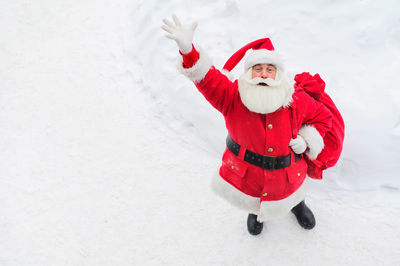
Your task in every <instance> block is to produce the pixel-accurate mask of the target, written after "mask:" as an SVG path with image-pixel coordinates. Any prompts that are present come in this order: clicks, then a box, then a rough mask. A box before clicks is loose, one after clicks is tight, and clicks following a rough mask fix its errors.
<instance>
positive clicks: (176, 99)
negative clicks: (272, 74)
mask: <svg viewBox="0 0 400 266" xmlns="http://www.w3.org/2000/svg"><path fill="white" fill-rule="evenodd" d="M399 10H400V5H399V4H398V2H397V1H390V0H387V1H379V2H378V1H370V0H364V1H351V2H350V1H328V0H321V1H311V0H309V1H302V2H296V1H288V0H286V1H261V0H254V1H243V2H240V1H237V0H216V1H182V0H172V1H156V0H148V1H127V0H116V1H115V0H114V1H111V0H99V1H96V2H93V1H62V0H60V1H45V0H42V1H26V0H25V1H24V0H18V1H1V2H0V25H1V27H0V35H1V40H2V41H1V42H0V58H1V62H2V63H1V64H0V80H1V84H2V85H1V87H0V169H1V170H0V203H1V204H0V212H1V219H0V250H1V252H0V265H7V266H8V265H18V266H19V265H160V264H161V265H254V264H255V265H270V264H273V265H311V264H312V265H376V264H381V265H400V252H399V248H398V247H399V246H400V233H399V230H398V224H399V222H400V178H399V170H400V163H399V162H400V107H399V106H400V90H399V88H398V85H397V84H399V79H400V77H399V75H398V73H399V71H400V60H399V59H400V30H399V29H400V15H399V14H400V13H399ZM172 13H176V14H177V15H178V17H180V19H181V20H182V21H184V22H186V23H187V24H189V23H191V22H193V21H198V22H199V26H198V28H197V31H196V34H195V45H198V46H202V47H203V48H204V49H205V50H206V51H207V52H208V54H209V55H210V56H211V57H212V58H213V62H214V64H215V65H216V67H218V68H221V67H222V65H223V64H224V62H225V60H226V59H227V58H228V57H229V56H230V55H231V54H232V53H233V52H235V51H236V50H237V49H239V48H240V47H242V46H243V45H244V44H246V43H248V42H250V41H252V40H255V39H257V38H262V37H264V36H265V35H266V34H268V35H269V36H270V37H271V38H272V41H273V43H274V45H275V47H276V49H277V50H278V51H279V52H280V53H281V54H283V56H284V59H285V61H286V63H287V71H288V74H289V75H290V76H293V75H294V74H295V73H299V72H302V71H309V72H311V73H320V75H321V76H322V77H323V78H324V80H325V81H326V83H327V92H328V93H329V94H330V95H331V96H332V98H333V99H334V101H335V103H336V104H337V106H338V107H339V109H340V110H341V112H342V115H343V117H344V120H345V123H346V139H345V145H344V150H343V154H342V157H341V160H340V161H339V162H338V164H337V165H336V166H335V167H334V168H332V169H330V170H328V171H327V172H326V173H325V176H324V179H323V180H322V181H315V180H310V183H311V186H310V191H309V195H308V197H307V203H308V205H309V206H310V207H311V209H312V210H313V211H314V214H315V216H316V219H317V226H316V227H315V228H314V229H313V230H312V231H305V230H303V229H302V228H300V227H299V225H298V224H297V222H296V220H295V217H294V216H293V215H291V214H288V215H287V216H286V217H283V218H281V219H277V220H273V221H270V222H267V223H266V224H265V225H264V231H263V232H262V234H261V235H259V236H257V237H254V236H251V235H249V234H248V233H247V229H246V224H245V223H246V218H247V214H246V213H244V212H242V211H240V210H237V209H235V208H234V207H232V206H230V205H228V204H227V203H226V202H225V201H223V200H221V199H220V198H219V197H218V196H216V195H214V194H213V193H212V191H211V189H210V181H211V176H212V175H213V174H215V171H216V169H217V167H218V166H219V163H220V160H221V154H222V151H223V149H224V139H225V136H226V130H225V127H224V122H223V119H222V116H221V115H220V114H219V113H218V112H217V111H215V110H213V108H212V107H211V106H210V105H209V104H208V103H207V102H206V101H205V100H204V99H203V98H202V96H201V95H200V94H199V93H198V92H197V91H196V89H195V88H194V86H193V84H191V82H190V81H188V80H187V79H185V78H184V77H183V76H181V75H180V74H179V73H178V72H177V71H176V68H175V63H176V58H177V56H178V53H177V47H176V45H175V44H174V42H172V41H171V40H169V39H167V38H165V37H164V36H163V32H162V30H161V29H160V26H161V20H162V19H163V18H166V17H170V15H171V14H172ZM242 69H243V68H242V66H241V65H239V66H238V67H237V68H236V69H235V72H234V74H235V75H236V76H238V75H239V74H240V73H241V71H242Z"/></svg>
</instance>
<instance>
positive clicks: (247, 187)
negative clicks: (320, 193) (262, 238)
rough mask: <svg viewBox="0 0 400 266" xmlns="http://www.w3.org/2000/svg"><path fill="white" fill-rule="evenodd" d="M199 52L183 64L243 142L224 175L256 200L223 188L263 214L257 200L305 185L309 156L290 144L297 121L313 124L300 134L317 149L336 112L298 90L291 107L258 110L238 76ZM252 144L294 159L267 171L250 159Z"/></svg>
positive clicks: (228, 157) (228, 158)
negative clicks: (248, 100) (242, 94)
mask: <svg viewBox="0 0 400 266" xmlns="http://www.w3.org/2000/svg"><path fill="white" fill-rule="evenodd" d="M193 53H197V52H196V51H195V50H194V51H192V53H191V54H189V55H185V56H184V60H185V64H186V65H188V64H189V65H192V64H193V66H192V67H184V66H182V62H180V63H179V65H178V68H179V69H180V71H181V72H182V73H183V74H185V75H186V76H187V77H189V78H190V79H191V80H193V81H194V84H195V85H196V87H197V88H198V90H199V91H200V92H201V93H202V94H203V95H204V97H205V98H206V99H207V101H208V102H209V103H210V104H211V105H212V106H213V107H215V108H216V109H217V110H218V111H220V112H221V113H222V115H223V116H224V118H225V123H226V128H227V130H228V132H229V134H230V136H231V137H232V139H233V140H234V141H235V142H236V143H238V144H239V145H240V146H241V150H240V153H239V155H238V156H236V155H234V154H233V153H232V152H231V151H229V150H228V149H226V150H225V152H224V154H223V157H222V165H221V167H220V169H219V176H220V177H221V178H222V179H223V180H224V181H226V182H227V183H229V184H230V186H231V187H234V188H235V189H236V190H238V191H240V192H241V193H244V195H246V196H244V198H247V199H246V201H249V200H250V201H251V202H246V203H243V200H239V201H242V202H240V203H239V204H238V202H239V201H238V200H237V199H236V197H241V198H243V195H240V194H239V193H237V192H234V191H233V190H231V192H230V193H228V194H227V193H223V194H225V198H227V199H228V200H229V201H231V203H233V204H235V205H241V206H239V207H242V208H244V209H246V210H247V211H249V212H253V213H256V214H260V211H259V207H257V205H256V201H258V206H259V204H260V203H261V204H262V203H263V202H274V201H281V200H283V199H286V198H290V195H292V194H293V193H294V192H295V191H296V190H298V188H299V187H300V186H301V185H302V184H303V182H304V180H305V178H306V172H307V164H306V162H305V160H304V159H303V158H302V157H301V158H300V160H298V161H297V162H295V160H294V154H293V151H292V150H291V149H290V147H289V142H290V140H291V138H292V126H297V128H296V130H300V129H301V127H302V126H303V125H308V126H307V127H303V129H304V130H303V131H304V132H305V133H304V134H303V135H302V134H301V133H302V132H301V131H300V132H299V135H302V136H303V138H304V139H305V140H306V143H307V144H308V148H309V149H311V150H312V149H313V148H314V147H313V146H314V144H313V143H318V142H321V141H322V143H323V140H322V137H323V136H324V134H325V132H326V131H327V130H328V129H329V128H330V126H331V113H330V112H329V111H328V110H327V108H326V107H325V106H324V105H323V104H321V103H319V102H317V101H315V100H314V99H312V98H311V97H310V96H309V95H308V94H307V93H305V92H304V91H301V90H299V91H295V92H294V93H293V95H292V101H291V103H290V106H286V107H282V108H279V109H278V110H276V111H275V112H272V113H268V114H260V113H255V112H252V111H250V110H249V109H248V108H247V107H246V106H245V105H244V104H243V102H242V100H241V97H240V92H239V89H238V81H237V80H236V81H234V82H232V81H231V80H229V79H228V78H227V77H226V76H225V75H224V74H222V73H221V72H220V71H219V70H217V69H216V68H215V67H214V66H212V65H211V63H210V61H209V60H208V58H207V56H206V55H205V53H203V52H201V51H200V58H199V59H198V60H197V58H196V56H193ZM190 60H192V61H193V62H190ZM188 62H189V63H188ZM292 107H295V108H296V117H295V118H294V119H295V120H296V121H295V123H293V121H292V119H293V116H292V113H291V110H290V108H292ZM315 146H317V147H316V149H320V150H321V149H322V147H318V146H320V145H315ZM246 149H247V150H250V151H252V152H254V153H258V154H261V155H268V156H276V157H279V156H286V155H288V154H291V164H290V166H288V167H286V168H283V169H276V170H273V171H270V170H263V169H262V168H261V167H258V166H256V165H253V164H251V163H248V162H246V161H245V160H244V153H245V151H246ZM320 150H319V151H320ZM319 151H318V152H319ZM312 152H315V151H312ZM235 189H234V190H235ZM292 201H293V199H292ZM295 201H296V199H294V201H293V204H292V205H293V206H294V204H296V203H298V202H295ZM297 201H299V200H297ZM293 206H292V207H293Z"/></svg>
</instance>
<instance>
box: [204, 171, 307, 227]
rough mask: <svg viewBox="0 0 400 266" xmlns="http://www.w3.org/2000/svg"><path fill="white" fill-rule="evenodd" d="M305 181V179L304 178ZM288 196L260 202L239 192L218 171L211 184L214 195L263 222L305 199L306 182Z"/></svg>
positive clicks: (279, 215) (286, 212)
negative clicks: (254, 215)
mask: <svg viewBox="0 0 400 266" xmlns="http://www.w3.org/2000/svg"><path fill="white" fill-rule="evenodd" d="M306 180H307V177H306ZM306 180H305V181H304V182H303V184H302V185H301V186H300V187H299V188H298V189H297V190H296V191H295V192H294V193H292V194H291V195H290V196H288V197H286V198H284V199H282V200H275V201H262V202H261V204H260V198H259V197H253V196H250V195H246V194H245V193H243V192H241V191H240V190H238V189H237V188H235V187H234V186H232V185H231V184H229V183H228V182H227V181H225V180H224V179H223V178H222V177H221V176H220V175H219V171H217V173H216V174H215V175H214V177H213V178H212V182H211V188H212V190H213V191H214V193H215V194H217V195H218V196H220V197H222V198H224V199H225V200H227V201H228V202H229V203H230V204H232V205H233V206H235V207H237V208H239V209H241V210H244V211H246V212H248V213H253V214H256V215H257V220H258V221H259V222H263V221H266V220H271V219H275V218H280V217H282V216H284V215H286V214H288V213H289V212H290V211H291V209H292V208H293V207H294V206H296V205H297V204H299V203H300V202H301V201H303V200H304V199H305V196H306V192H307V181H306Z"/></svg>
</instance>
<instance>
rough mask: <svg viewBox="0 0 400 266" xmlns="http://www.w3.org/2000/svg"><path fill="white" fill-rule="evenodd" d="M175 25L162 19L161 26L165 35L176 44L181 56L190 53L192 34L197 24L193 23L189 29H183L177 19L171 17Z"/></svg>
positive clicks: (173, 16) (174, 16)
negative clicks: (162, 23)
mask: <svg viewBox="0 0 400 266" xmlns="http://www.w3.org/2000/svg"><path fill="white" fill-rule="evenodd" d="M172 19H173V20H174V23H175V25H174V24H173V23H172V22H170V21H169V20H167V19H163V22H164V25H162V26H161V28H162V29H163V30H165V31H166V32H167V34H166V35H165V36H166V37H167V38H170V39H172V40H174V41H176V43H177V44H178V47H179V50H180V51H181V52H182V53H183V54H187V53H190V51H192V42H193V34H194V31H195V30H196V27H197V22H194V23H193V24H192V25H191V26H190V27H183V26H182V24H181V22H180V21H179V19H178V17H177V16H176V15H175V14H174V15H172Z"/></svg>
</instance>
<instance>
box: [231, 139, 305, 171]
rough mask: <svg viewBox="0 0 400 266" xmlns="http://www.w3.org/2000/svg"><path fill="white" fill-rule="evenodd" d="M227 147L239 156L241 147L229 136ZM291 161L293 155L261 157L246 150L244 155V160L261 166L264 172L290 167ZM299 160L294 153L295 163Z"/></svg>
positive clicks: (297, 155) (298, 156)
mask: <svg viewBox="0 0 400 266" xmlns="http://www.w3.org/2000/svg"><path fill="white" fill-rule="evenodd" d="M226 146H227V147H228V149H229V150H230V151H231V152H232V153H233V154H235V155H236V156H239V151H240V145H239V144H237V143H236V142H235V141H234V140H233V139H232V138H231V136H230V135H229V134H228V137H226ZM290 159H291V154H289V155H286V156H280V157H275V156H266V155H260V154H258V153H255V152H252V151H249V150H246V152H245V154H244V160H245V161H246V162H248V163H251V164H254V165H256V166H259V167H261V168H262V169H264V170H270V171H272V170H274V169H282V168H285V167H288V166H290ZM299 159H300V155H299V154H296V153H294V160H295V162H297V161H298V160H299Z"/></svg>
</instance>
